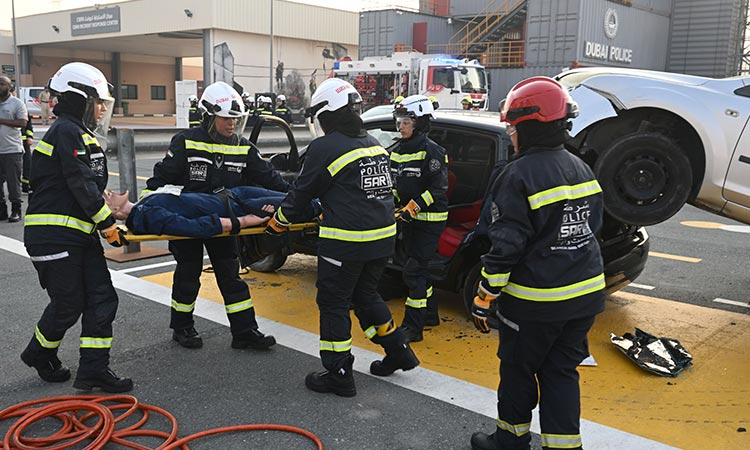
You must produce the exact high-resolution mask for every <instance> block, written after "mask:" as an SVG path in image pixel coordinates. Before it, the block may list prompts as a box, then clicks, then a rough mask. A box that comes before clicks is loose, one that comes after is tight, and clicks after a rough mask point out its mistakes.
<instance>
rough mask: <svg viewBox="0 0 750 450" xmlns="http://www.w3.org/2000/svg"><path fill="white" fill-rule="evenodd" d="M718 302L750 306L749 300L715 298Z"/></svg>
mask: <svg viewBox="0 0 750 450" xmlns="http://www.w3.org/2000/svg"><path fill="white" fill-rule="evenodd" d="M713 301H714V302H716V303H723V304H725V305H732V306H742V307H743V308H750V303H748V302H738V301H737V300H727V299H725V298H715V299H713Z"/></svg>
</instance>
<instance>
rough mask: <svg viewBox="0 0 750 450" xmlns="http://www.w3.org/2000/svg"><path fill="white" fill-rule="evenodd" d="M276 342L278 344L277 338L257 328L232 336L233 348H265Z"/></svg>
mask: <svg viewBox="0 0 750 450" xmlns="http://www.w3.org/2000/svg"><path fill="white" fill-rule="evenodd" d="M274 344H276V338H274V337H273V336H266V335H264V334H263V333H261V332H260V331H258V329H257V328H256V329H253V330H250V331H246V332H244V333H242V334H238V335H237V336H232V348H248V347H249V348H254V349H256V350H264V349H267V348H268V347H270V346H272V345H274Z"/></svg>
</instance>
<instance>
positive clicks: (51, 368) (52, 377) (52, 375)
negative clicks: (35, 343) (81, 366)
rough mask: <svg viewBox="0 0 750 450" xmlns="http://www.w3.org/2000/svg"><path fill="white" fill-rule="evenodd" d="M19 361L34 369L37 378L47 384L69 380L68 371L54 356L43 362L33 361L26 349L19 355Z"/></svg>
mask: <svg viewBox="0 0 750 450" xmlns="http://www.w3.org/2000/svg"><path fill="white" fill-rule="evenodd" d="M21 361H23V362H24V364H26V365H27V366H29V367H33V368H34V369H36V373H37V374H39V378H41V379H42V380H44V381H46V382H48V383H62V382H64V381H68V380H70V369H68V368H67V367H65V366H63V365H62V362H60V360H59V359H58V358H57V356H56V355H55V356H52V357H51V358H49V359H47V360H45V361H40V360H36V361H35V360H34V358H32V356H31V354H30V353H29V352H28V349H26V350H24V351H23V353H21Z"/></svg>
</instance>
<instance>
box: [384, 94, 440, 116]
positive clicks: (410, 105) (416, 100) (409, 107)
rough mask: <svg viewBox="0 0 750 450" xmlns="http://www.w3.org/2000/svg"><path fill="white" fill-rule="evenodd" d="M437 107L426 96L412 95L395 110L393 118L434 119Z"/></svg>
mask: <svg viewBox="0 0 750 450" xmlns="http://www.w3.org/2000/svg"><path fill="white" fill-rule="evenodd" d="M434 113H435V106H434V104H433V101H432V100H430V98H429V97H426V96H424V95H410V96H408V97H406V98H405V99H403V100H402V101H401V103H399V104H398V105H397V106H396V107H395V108H394V110H393V117H404V116H408V117H411V118H412V119H417V118H419V117H425V116H427V117H430V118H432V116H433V114H434Z"/></svg>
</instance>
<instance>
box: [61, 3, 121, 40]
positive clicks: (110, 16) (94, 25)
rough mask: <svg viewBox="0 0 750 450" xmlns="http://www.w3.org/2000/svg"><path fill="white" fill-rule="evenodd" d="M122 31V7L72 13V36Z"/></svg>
mask: <svg viewBox="0 0 750 450" xmlns="http://www.w3.org/2000/svg"><path fill="white" fill-rule="evenodd" d="M118 31H120V7H119V6H115V7H113V8H100V9H96V10H93V11H81V12H74V13H70V34H71V36H84V35H87V34H99V33H116V32H118Z"/></svg>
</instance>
